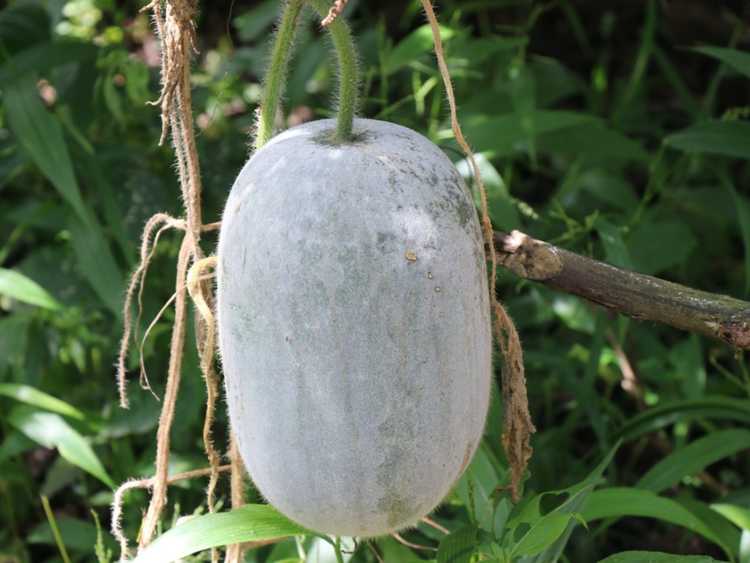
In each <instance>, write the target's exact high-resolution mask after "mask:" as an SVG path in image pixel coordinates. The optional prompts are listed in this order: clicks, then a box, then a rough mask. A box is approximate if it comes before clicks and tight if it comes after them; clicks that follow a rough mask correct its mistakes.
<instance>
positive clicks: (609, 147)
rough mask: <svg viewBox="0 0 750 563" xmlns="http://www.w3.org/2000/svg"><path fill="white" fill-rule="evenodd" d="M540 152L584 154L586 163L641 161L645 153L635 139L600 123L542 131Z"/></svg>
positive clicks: (645, 155) (645, 157) (581, 155)
mask: <svg viewBox="0 0 750 563" xmlns="http://www.w3.org/2000/svg"><path fill="white" fill-rule="evenodd" d="M538 143H539V144H538V149H539V151H541V152H547V153H559V154H567V155H574V156H577V157H578V156H580V157H583V159H584V161H585V162H587V163H591V162H599V161H612V160H615V161H629V160H632V161H644V160H646V159H647V158H648V153H646V151H645V150H644V149H643V147H642V146H641V144H640V143H639V142H638V141H635V140H633V139H630V138H628V137H626V136H625V135H623V134H622V133H620V132H619V131H617V130H615V129H610V128H608V127H604V126H602V125H601V124H599V123H587V124H584V125H579V126H575V127H567V128H565V129H561V130H558V131H551V132H549V133H545V134H544V135H541V136H540V138H539V142H538Z"/></svg>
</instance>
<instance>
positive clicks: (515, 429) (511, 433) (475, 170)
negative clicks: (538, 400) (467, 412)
mask: <svg viewBox="0 0 750 563" xmlns="http://www.w3.org/2000/svg"><path fill="white" fill-rule="evenodd" d="M420 1H421V3H422V8H423V9H424V12H425V15H426V16H427V20H428V21H429V23H430V29H431V30H432V36H433V39H434V42H435V57H436V58H437V62H438V67H439V69H440V76H441V77H442V79H443V84H444V86H445V93H446V96H447V97H448V105H449V107H450V115H451V129H452V130H453V135H454V136H455V138H456V141H457V142H458V144H459V146H460V147H461V150H462V151H463V152H464V154H465V155H466V158H467V160H468V161H469V165H470V166H471V171H472V174H473V176H474V180H475V182H476V184H477V187H478V188H479V197H480V203H481V211H482V231H483V233H484V240H485V245H486V246H487V247H488V250H489V255H490V262H491V265H492V267H491V271H490V287H489V291H490V303H491V305H492V310H493V313H494V317H495V337H496V338H497V340H498V343H499V345H500V351H501V352H502V355H503V370H502V373H503V405H504V416H503V447H504V449H505V453H506V456H507V457H508V463H509V465H510V469H511V484H510V490H511V495H512V497H513V500H514V501H516V502H517V501H518V500H519V499H520V486H521V483H522V480H523V475H524V473H525V471H526V466H527V465H528V462H529V459H530V458H531V454H532V451H533V450H532V449H531V435H532V434H533V433H534V432H535V431H536V429H535V428H534V424H533V423H532V421H531V415H530V414H529V405H528V397H527V394H526V377H525V375H524V367H523V349H522V348H521V341H520V339H519V337H518V332H517V331H516V327H515V325H514V324H513V321H512V320H511V318H510V317H509V316H508V314H507V312H506V311H505V308H504V307H503V306H502V305H501V304H500V302H499V301H498V300H497V295H496V278H497V259H496V256H495V244H494V236H493V231H492V221H491V220H490V215H489V211H488V207H487V191H486V189H485V187H484V182H483V181H482V175H481V173H480V172H479V167H478V166H477V162H476V159H475V158H474V153H473V152H472V150H471V147H469V143H467V142H466V139H465V138H464V135H463V132H462V131H461V124H460V123H459V121H458V111H457V109H456V96H455V94H454V92H453V84H452V82H451V77H450V72H449V70H448V65H447V64H446V62H445V53H444V51H443V42H442V39H441V37H440V26H439V25H438V21H437V16H436V15H435V11H434V10H433V8H432V3H431V2H430V0H420Z"/></svg>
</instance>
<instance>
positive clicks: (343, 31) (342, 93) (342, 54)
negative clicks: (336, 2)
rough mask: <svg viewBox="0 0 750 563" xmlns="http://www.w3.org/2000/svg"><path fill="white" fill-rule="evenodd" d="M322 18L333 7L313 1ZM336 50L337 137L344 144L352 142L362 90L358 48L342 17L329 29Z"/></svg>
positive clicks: (323, 0)
mask: <svg viewBox="0 0 750 563" xmlns="http://www.w3.org/2000/svg"><path fill="white" fill-rule="evenodd" d="M309 2H310V5H311V6H312V7H313V9H314V10H315V11H316V12H318V16H320V17H321V18H324V17H325V16H326V15H327V14H328V10H329V9H330V7H331V4H330V2H328V1H327V0H309ZM328 31H329V32H330V34H331V40H332V41H333V48H334V50H335V51H336V57H337V59H338V65H339V100H338V101H339V107H338V110H337V115H336V134H335V137H334V140H335V141H337V142H340V143H345V142H347V141H350V140H351V138H352V124H353V121H354V113H355V112H356V111H357V103H358V101H359V100H358V96H357V90H358V88H359V68H358V66H357V48H356V46H355V44H354V39H353V37H352V32H351V30H350V29H349V25H347V23H346V21H344V18H343V17H342V16H339V17H337V18H336V19H335V20H334V21H333V23H331V24H330V25H329V26H328Z"/></svg>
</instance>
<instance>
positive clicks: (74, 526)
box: [26, 516, 115, 553]
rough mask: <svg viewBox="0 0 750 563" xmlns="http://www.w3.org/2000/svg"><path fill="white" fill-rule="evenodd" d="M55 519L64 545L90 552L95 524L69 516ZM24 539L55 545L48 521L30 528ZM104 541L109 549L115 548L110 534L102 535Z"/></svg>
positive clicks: (93, 542)
mask: <svg viewBox="0 0 750 563" xmlns="http://www.w3.org/2000/svg"><path fill="white" fill-rule="evenodd" d="M55 521H56V522H57V527H58V528H59V529H60V535H61V536H62V539H63V542H64V543H65V547H67V548H69V549H71V550H74V551H81V552H84V553H91V551H92V549H93V547H94V544H95V543H96V526H94V525H93V524H91V523H90V522H87V521H85V520H79V519H78V518H71V517H70V516H59V517H56V518H55ZM26 541H27V542H29V543H30V544H44V545H55V538H54V537H53V535H52V529H51V528H50V525H49V523H48V522H42V523H41V524H39V525H38V526H37V527H36V528H34V529H33V530H31V531H30V532H29V533H28V535H27V536H26ZM104 541H105V545H106V547H108V548H109V549H114V548H115V542H114V541H113V540H112V538H111V537H110V536H104Z"/></svg>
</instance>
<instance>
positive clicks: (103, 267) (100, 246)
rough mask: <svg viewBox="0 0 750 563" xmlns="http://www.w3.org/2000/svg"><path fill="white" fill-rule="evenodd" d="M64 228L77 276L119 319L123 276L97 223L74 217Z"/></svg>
mask: <svg viewBox="0 0 750 563" xmlns="http://www.w3.org/2000/svg"><path fill="white" fill-rule="evenodd" d="M68 228H69V229H70V235H71V242H72V244H73V250H74V251H75V254H76V259H77V260H78V265H79V267H80V269H81V272H82V273H83V275H84V276H85V277H86V280H87V281H88V282H89V284H91V287H93V288H94V291H95V292H96V294H97V295H98V296H99V298H101V300H102V301H103V302H104V303H105V304H106V305H107V307H109V309H110V310H111V311H112V312H113V313H115V314H116V315H117V316H118V317H119V316H120V315H122V296H123V294H124V290H125V288H124V285H123V276H122V273H121V272H120V268H119V267H118V266H117V263H116V262H115V259H114V257H113V256H112V251H111V250H110V248H109V245H108V244H107V239H106V238H105V236H104V232H103V231H102V229H101V227H100V226H99V225H98V224H97V223H93V222H90V223H84V222H82V221H80V220H78V218H77V217H71V218H70V221H69V222H68Z"/></svg>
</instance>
